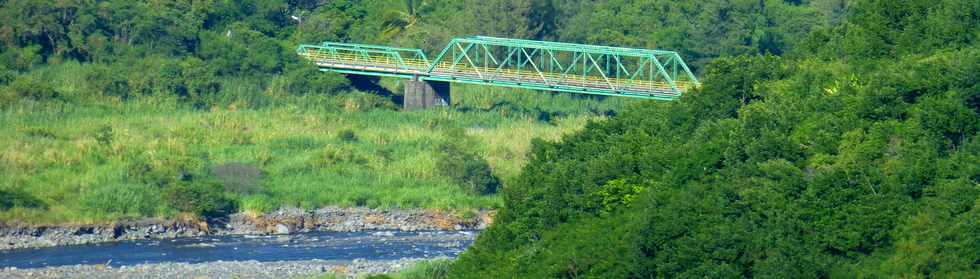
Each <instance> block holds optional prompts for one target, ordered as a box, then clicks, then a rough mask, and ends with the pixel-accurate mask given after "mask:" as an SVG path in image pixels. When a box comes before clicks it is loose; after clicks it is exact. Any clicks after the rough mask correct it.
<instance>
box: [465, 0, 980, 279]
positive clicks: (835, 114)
mask: <svg viewBox="0 0 980 279" xmlns="http://www.w3.org/2000/svg"><path fill="white" fill-rule="evenodd" d="M846 14H847V16H846V18H845V19H843V22H842V23H840V24H837V25H835V26H833V27H829V28H821V29H816V30H815V31H814V32H813V33H812V34H810V35H809V36H808V37H807V38H806V39H805V40H803V41H801V42H800V43H799V44H798V45H797V47H796V48H795V49H793V50H791V51H790V52H788V53H787V54H786V55H785V56H783V57H775V56H738V57H732V58H720V59H716V60H714V61H712V62H711V63H709V64H708V65H707V66H706V67H705V68H704V70H703V71H702V72H701V74H702V75H703V79H702V80H703V83H704V84H703V87H702V88H701V89H700V90H698V91H696V92H691V93H690V94H688V95H687V96H686V98H684V99H682V100H681V101H679V102H675V103H653V102H650V103H642V104H636V105H634V106H631V107H630V108H629V109H627V110H626V111H625V112H623V113H622V114H620V115H617V116H616V117H613V118H611V119H609V120H607V121H600V122H595V123H591V124H589V125H587V126H586V128H585V129H584V130H583V131H581V132H578V133H575V134H573V135H569V136H565V137H563V139H562V140H561V141H556V142H546V141H537V142H535V144H534V146H533V148H532V151H531V157H530V159H529V160H530V161H529V163H528V164H527V166H526V167H525V168H524V170H523V173H522V174H521V176H520V177H519V178H518V179H517V183H515V184H513V185H511V186H510V187H508V188H506V189H505V190H504V209H503V210H502V212H501V214H500V215H499V219H497V221H496V223H495V224H494V225H493V226H492V227H491V228H490V229H489V230H488V231H487V232H485V233H483V234H482V235H481V236H480V238H479V239H478V241H477V244H476V245H475V246H474V247H472V248H471V249H470V250H469V251H468V252H467V253H466V254H464V255H462V256H461V259H460V260H459V262H458V263H457V264H456V266H455V267H454V268H455V270H454V272H455V273H454V275H455V276H454V277H473V278H477V277H483V276H484V275H486V274H497V275H499V276H498V277H504V278H511V277H520V278H549V277H559V278H653V277H656V278H735V277H763V278H828V277H831V278H838V277H841V278H854V277H869V278H877V277H900V278H925V277H938V278H973V277H977V276H980V273H978V272H980V271H978V267H980V266H978V264H980V253H978V251H980V233H978V232H980V223H978V220H980V137H978V136H977V131H978V130H980V83H978V81H980V76H978V75H977V74H976V73H977V72H978V71H980V48H978V47H977V45H978V44H977V42H978V35H980V32H978V30H980V17H978V16H977V15H978V14H980V4H977V2H975V1H938V2H935V1H902V2H901V3H899V2H892V1H858V2H856V3H854V4H853V6H851V7H850V8H849V11H848V12H847V13H846Z"/></svg>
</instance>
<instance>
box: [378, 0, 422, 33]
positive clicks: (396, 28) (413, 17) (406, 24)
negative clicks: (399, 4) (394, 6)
mask: <svg viewBox="0 0 980 279" xmlns="http://www.w3.org/2000/svg"><path fill="white" fill-rule="evenodd" d="M427 4H428V3H427V2H426V1H424V0H405V10H404V11H400V10H388V11H385V13H384V15H383V16H382V23H381V24H382V26H383V28H384V31H382V34H383V35H384V36H385V37H386V38H388V39H391V38H394V37H397V36H398V35H401V34H402V33H403V32H405V30H408V29H410V28H412V27H413V26H415V25H416V24H417V23H419V21H421V17H420V16H419V14H418V12H419V10H420V9H422V8H423V7H425V6H426V5H427Z"/></svg>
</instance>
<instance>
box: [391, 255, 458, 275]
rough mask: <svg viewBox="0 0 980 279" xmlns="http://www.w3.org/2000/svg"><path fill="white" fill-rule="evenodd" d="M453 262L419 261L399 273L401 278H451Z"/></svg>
mask: <svg viewBox="0 0 980 279" xmlns="http://www.w3.org/2000/svg"><path fill="white" fill-rule="evenodd" d="M452 266H453V262H452V261H450V260H433V261H424V262H419V263H418V264H416V265H415V267H412V268H411V269H408V270H405V271H402V272H401V273H399V274H398V275H399V276H398V278H400V279H441V278H449V270H450V269H451V268H452Z"/></svg>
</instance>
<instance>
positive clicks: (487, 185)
mask: <svg viewBox="0 0 980 279" xmlns="http://www.w3.org/2000/svg"><path fill="white" fill-rule="evenodd" d="M468 142H472V140H470V139H468V138H467V136H466V134H465V133H464V132H462V131H461V130H454V131H452V132H450V133H449V139H448V141H447V142H444V143H442V144H441V145H440V146H439V151H440V154H439V156H438V157H437V162H438V164H437V165H436V167H437V168H439V171H440V172H442V173H443V175H446V176H447V177H449V178H450V179H452V180H453V182H455V183H456V184H457V185H460V187H461V188H462V189H463V191H464V192H467V193H471V194H475V195H490V194H493V193H496V192H497V188H499V187H500V181H499V180H498V179H497V177H496V176H494V175H493V172H492V171H491V169H490V165H489V164H488V163H487V161H486V160H484V159H483V158H482V157H480V156H478V155H476V154H473V153H472V152H471V151H468V150H467V149H465V147H464V146H465V145H466V144H467V143H468Z"/></svg>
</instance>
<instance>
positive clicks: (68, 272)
mask: <svg viewBox="0 0 980 279" xmlns="http://www.w3.org/2000/svg"><path fill="white" fill-rule="evenodd" d="M424 260H433V259H424ZM420 261H423V259H400V260H393V261H363V260H355V261H353V262H338V261H324V260H311V261H284V262H257V261H235V262H209V263H197V264H187V263H159V264H141V265H135V266H123V267H107V266H103V265H72V266H59V267H45V268H32V269H11V268H5V269H0V277H2V278H93V279H95V278H242V279H244V278H316V277H319V276H324V275H329V274H334V275H337V277H338V278H356V277H357V276H359V275H366V274H385V273H396V272H399V271H402V270H405V269H407V268H411V267H413V266H415V264H417V263H418V262H420Z"/></svg>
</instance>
